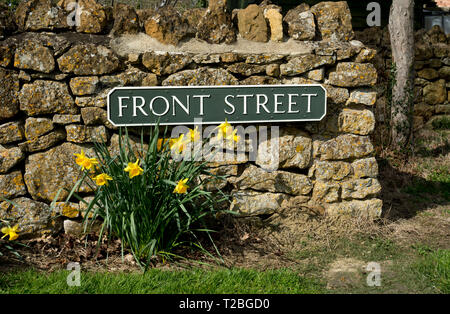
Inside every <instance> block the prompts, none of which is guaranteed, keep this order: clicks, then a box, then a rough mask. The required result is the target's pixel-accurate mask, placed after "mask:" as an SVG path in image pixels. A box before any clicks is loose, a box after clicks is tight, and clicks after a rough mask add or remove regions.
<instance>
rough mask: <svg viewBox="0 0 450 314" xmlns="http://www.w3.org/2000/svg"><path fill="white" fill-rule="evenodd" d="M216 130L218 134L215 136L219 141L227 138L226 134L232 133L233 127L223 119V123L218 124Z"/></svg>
mask: <svg viewBox="0 0 450 314" xmlns="http://www.w3.org/2000/svg"><path fill="white" fill-rule="evenodd" d="M217 129H219V133H218V134H217V138H218V139H221V138H225V137H226V136H227V134H229V133H230V132H232V130H233V127H232V126H231V124H229V123H228V121H227V119H225V122H223V123H221V124H219V126H218V127H217Z"/></svg>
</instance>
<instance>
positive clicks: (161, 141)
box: [156, 138, 169, 152]
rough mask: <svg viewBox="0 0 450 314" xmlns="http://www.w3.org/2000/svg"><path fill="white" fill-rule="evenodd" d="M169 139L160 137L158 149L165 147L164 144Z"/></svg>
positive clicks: (157, 144)
mask: <svg viewBox="0 0 450 314" xmlns="http://www.w3.org/2000/svg"><path fill="white" fill-rule="evenodd" d="M168 140H169V139H168V138H164V139H163V138H160V139H158V142H157V143H156V149H157V150H158V152H159V151H160V150H161V149H162V148H163V146H164V145H165V144H166V143H167V141H168Z"/></svg>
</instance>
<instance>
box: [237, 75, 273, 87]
mask: <svg viewBox="0 0 450 314" xmlns="http://www.w3.org/2000/svg"><path fill="white" fill-rule="evenodd" d="M278 83H279V81H278V80H276V79H274V78H273V77H270V76H260V75H254V76H250V77H247V78H246V79H243V80H242V81H240V82H239V84H240V85H273V84H278Z"/></svg>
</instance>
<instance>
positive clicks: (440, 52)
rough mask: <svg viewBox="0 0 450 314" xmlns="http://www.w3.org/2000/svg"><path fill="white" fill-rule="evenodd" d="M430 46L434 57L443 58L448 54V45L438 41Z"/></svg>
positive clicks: (449, 49) (449, 54)
mask: <svg viewBox="0 0 450 314" xmlns="http://www.w3.org/2000/svg"><path fill="white" fill-rule="evenodd" d="M431 48H432V49H433V53H434V56H435V57H436V58H445V57H448V56H450V45H447V44H442V43H440V44H435V45H432V46H431Z"/></svg>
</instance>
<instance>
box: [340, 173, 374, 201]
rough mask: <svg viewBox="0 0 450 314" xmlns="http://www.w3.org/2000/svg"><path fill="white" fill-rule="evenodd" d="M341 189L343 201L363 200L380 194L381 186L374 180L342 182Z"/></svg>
mask: <svg viewBox="0 0 450 314" xmlns="http://www.w3.org/2000/svg"><path fill="white" fill-rule="evenodd" d="M341 188H342V193H341V196H342V198H343V199H355V198H356V199H363V198H366V197H367V196H375V195H377V194H378V193H380V192H381V185H380V183H379V182H378V180H377V179H374V178H367V179H355V180H349V181H344V182H342V183H341Z"/></svg>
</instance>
